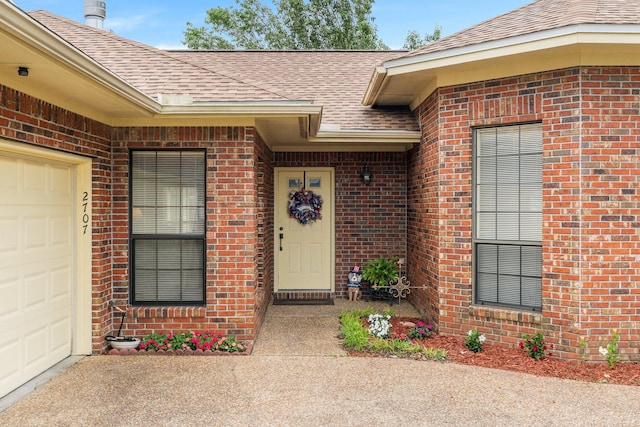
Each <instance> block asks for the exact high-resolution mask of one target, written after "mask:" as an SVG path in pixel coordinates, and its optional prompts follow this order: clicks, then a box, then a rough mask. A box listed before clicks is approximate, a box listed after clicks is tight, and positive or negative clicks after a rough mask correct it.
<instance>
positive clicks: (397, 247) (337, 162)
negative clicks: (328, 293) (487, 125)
mask: <svg viewBox="0 0 640 427" xmlns="http://www.w3.org/2000/svg"><path fill="white" fill-rule="evenodd" d="M274 157H275V161H274V166H275V167H284V166H290V167H305V166H306V167H314V166H315V167H320V166H323V167H334V168H335V180H336V200H335V204H336V206H335V208H336V209H335V210H336V236H335V241H336V278H335V280H336V296H338V297H346V292H347V290H346V289H347V274H348V273H349V271H350V270H351V268H352V267H353V265H354V264H356V263H358V264H360V265H362V264H363V263H365V262H366V261H368V260H370V259H374V258H378V257H380V256H385V257H387V258H391V257H405V254H406V211H407V207H406V204H407V194H406V187H407V162H406V155H405V153H274ZM365 164H367V165H368V166H369V170H370V171H371V172H372V173H373V182H372V183H371V184H370V185H369V186H366V185H364V184H363V183H362V182H361V181H360V172H361V171H362V168H363V166H364V165H365Z"/></svg>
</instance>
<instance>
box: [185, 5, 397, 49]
mask: <svg viewBox="0 0 640 427" xmlns="http://www.w3.org/2000/svg"><path fill="white" fill-rule="evenodd" d="M272 2H273V6H274V7H273V8H272V7H270V6H267V5H265V4H264V3H263V2H262V1H261V0H236V7H233V6H231V7H228V8H223V7H215V8H212V9H209V10H208V11H207V18H206V19H205V23H206V24H207V25H208V26H209V27H195V26H194V25H193V24H191V23H190V22H187V29H186V30H185V31H184V35H185V39H184V41H183V44H185V45H186V46H187V47H188V48H189V49H257V50H261V49H272V50H279V49H292V50H302V49H347V50H357V49H363V50H369V49H389V47H388V46H386V45H385V44H384V43H383V42H382V40H380V38H379V37H378V31H377V27H376V25H375V24H374V20H375V18H374V17H372V16H371V9H372V6H373V3H374V2H375V0H272Z"/></svg>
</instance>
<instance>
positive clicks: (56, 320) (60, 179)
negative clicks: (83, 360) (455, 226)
mask: <svg viewBox="0 0 640 427" xmlns="http://www.w3.org/2000/svg"><path fill="white" fill-rule="evenodd" d="M71 173H72V169H71V168H70V167H68V166H66V165H63V164H58V163H55V162H47V161H45V160H39V159H38V160H32V159H21V158H15V157H7V156H4V157H3V154H2V153H0V182H2V184H0V242H1V243H0V360H1V361H2V363H0V397H1V396H3V395H5V394H7V393H8V392H10V391H11V390H13V389H14V388H16V387H18V386H20V385H21V384H23V383H24V382H26V381H28V380H29V379H31V378H33V377H34V376H36V375H38V374H40V373H41V372H43V371H45V370H46V369H48V368H49V367H51V366H53V365H54V364H56V363H57V362H59V361H60V360H62V359H64V358H65V357H67V356H68V355H69V354H70V353H71V329H72V322H71V301H72V296H73V295H72V289H74V286H75V285H74V277H73V242H72V237H73V233H72V229H73V214H72V197H71V194H72V179H71V178H72V176H71Z"/></svg>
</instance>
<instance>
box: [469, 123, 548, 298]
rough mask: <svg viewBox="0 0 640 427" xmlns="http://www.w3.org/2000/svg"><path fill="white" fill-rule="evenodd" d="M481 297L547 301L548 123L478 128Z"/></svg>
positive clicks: (478, 279) (478, 291)
mask: <svg viewBox="0 0 640 427" xmlns="http://www.w3.org/2000/svg"><path fill="white" fill-rule="evenodd" d="M475 144H476V145H475V193H474V195H475V199H474V209H475V228H474V240H475V271H476V276H475V280H476V288H475V289H476V302H477V303H494V304H505V305H513V306H522V307H529V308H533V309H536V308H540V307H541V305H542V298H541V295H542V292H541V288H542V248H541V241H542V125H540V124H528V125H521V126H508V127H496V128H487V129H479V130H477V131H476V133H475Z"/></svg>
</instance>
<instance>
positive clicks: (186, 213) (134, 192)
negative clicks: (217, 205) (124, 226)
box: [131, 151, 205, 305]
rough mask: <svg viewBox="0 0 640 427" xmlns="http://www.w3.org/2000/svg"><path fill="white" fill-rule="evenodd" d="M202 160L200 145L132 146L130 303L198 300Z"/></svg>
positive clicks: (201, 262) (202, 225) (201, 280)
mask: <svg viewBox="0 0 640 427" xmlns="http://www.w3.org/2000/svg"><path fill="white" fill-rule="evenodd" d="M204 165H205V156H204V152H202V151H134V152H132V155H131V224H132V226H131V228H132V232H131V247H132V252H133V261H132V273H133V274H132V276H133V280H132V285H133V286H132V295H133V302H134V303H138V304H160V305H163V304H202V303H204V300H205V295H204V252H205V251H204V234H205V166H204Z"/></svg>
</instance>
